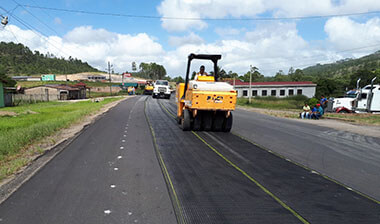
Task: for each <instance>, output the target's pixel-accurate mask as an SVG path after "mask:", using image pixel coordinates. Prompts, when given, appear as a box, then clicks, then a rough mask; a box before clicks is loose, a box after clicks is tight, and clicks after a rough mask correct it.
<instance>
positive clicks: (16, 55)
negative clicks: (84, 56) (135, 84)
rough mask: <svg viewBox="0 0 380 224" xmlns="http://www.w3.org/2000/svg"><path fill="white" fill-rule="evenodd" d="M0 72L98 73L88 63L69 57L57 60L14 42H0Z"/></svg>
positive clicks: (29, 73)
mask: <svg viewBox="0 0 380 224" xmlns="http://www.w3.org/2000/svg"><path fill="white" fill-rule="evenodd" d="M0 71H4V72H5V73H6V74H9V75H20V74H22V75H34V74H47V73H53V74H64V73H66V74H68V73H70V74H71V73H79V72H98V70H97V69H95V68H93V67H92V66H90V65H89V64H87V62H82V61H81V60H79V59H76V58H75V59H74V58H72V57H69V58H68V59H67V60H66V59H64V58H57V57H56V56H54V55H53V54H50V53H47V54H45V55H44V54H41V53H40V52H38V51H34V52H32V51H31V50H30V49H29V48H28V47H26V46H24V45H22V44H15V43H13V42H10V43H5V42H0Z"/></svg>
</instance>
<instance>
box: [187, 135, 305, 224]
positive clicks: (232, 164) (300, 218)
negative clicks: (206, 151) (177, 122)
mask: <svg viewBox="0 0 380 224" xmlns="http://www.w3.org/2000/svg"><path fill="white" fill-rule="evenodd" d="M191 132H192V133H193V134H194V135H195V136H197V138H198V139H199V140H201V141H202V142H203V143H204V144H205V145H207V146H208V147H209V148H210V149H211V150H212V151H214V152H215V153H216V154H217V155H218V156H220V157H221V158H222V159H224V161H226V162H227V163H228V164H230V165H231V166H232V167H234V168H235V169H236V170H238V171H239V172H240V173H242V174H243V175H244V176H245V177H247V178H248V179H249V180H250V181H252V182H253V183H255V184H256V185H257V186H258V187H259V188H260V189H261V190H262V191H264V192H265V193H266V194H268V195H269V196H271V197H272V198H273V199H274V200H276V201H277V202H278V203H279V204H280V205H281V206H282V207H284V208H285V209H287V210H288V211H290V212H291V213H292V214H293V215H294V216H295V217H297V218H298V219H299V220H300V221H301V222H302V223H304V224H309V222H308V221H307V220H306V219H304V218H303V217H302V216H301V215H300V214H298V213H297V212H296V211H295V210H293V209H292V208H291V207H289V206H288V205H287V204H286V203H285V202H283V201H282V200H281V199H280V198H278V197H277V196H276V195H274V194H273V193H272V192H271V191H269V190H268V189H267V188H266V187H264V186H263V185H262V184H260V183H259V182H258V181H257V180H256V179H254V178H253V177H251V176H250V175H248V174H247V173H246V172H245V171H244V170H242V169H241V168H240V167H238V166H237V165H235V164H234V163H233V162H231V161H230V160H229V159H227V158H226V157H225V156H224V155H223V154H222V153H220V152H219V151H218V150H216V149H215V148H214V147H213V146H211V145H210V144H209V143H208V142H206V140H204V139H203V138H202V137H201V136H199V135H198V134H197V133H196V132H194V131H191Z"/></svg>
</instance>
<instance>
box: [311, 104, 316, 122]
mask: <svg viewBox="0 0 380 224" xmlns="http://www.w3.org/2000/svg"><path fill="white" fill-rule="evenodd" d="M310 119H317V107H316V106H313V107H311V112H310Z"/></svg>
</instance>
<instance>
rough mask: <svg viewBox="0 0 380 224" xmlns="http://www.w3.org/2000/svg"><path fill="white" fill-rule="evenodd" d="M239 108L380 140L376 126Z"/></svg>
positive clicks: (269, 110)
mask: <svg viewBox="0 0 380 224" xmlns="http://www.w3.org/2000/svg"><path fill="white" fill-rule="evenodd" d="M237 108H239V109H241V110H246V111H252V112H256V113H260V114H266V115H270V116H274V117H282V118H284V119H289V120H292V121H297V122H301V123H307V124H313V125H318V126H321V127H327V128H332V129H335V130H339V131H347V132H352V133H355V134H360V135H364V136H371V137H376V138H380V126H375V125H364V124H356V123H355V124H354V123H352V122H349V121H344V120H341V119H334V118H331V117H329V118H326V119H320V120H306V119H304V120H303V119H298V118H296V117H298V114H299V112H298V111H280V110H272V109H262V108H248V107H242V106H237Z"/></svg>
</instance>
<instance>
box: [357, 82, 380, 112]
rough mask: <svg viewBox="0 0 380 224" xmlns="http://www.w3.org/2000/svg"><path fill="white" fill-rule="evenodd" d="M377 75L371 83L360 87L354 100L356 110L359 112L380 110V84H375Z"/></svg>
mask: <svg viewBox="0 0 380 224" xmlns="http://www.w3.org/2000/svg"><path fill="white" fill-rule="evenodd" d="M375 80H376V77H375V78H373V79H372V80H371V84H370V85H367V86H365V87H364V88H362V89H360V91H359V94H358V95H357V97H356V99H355V102H354V108H353V109H354V110H355V112H358V113H363V112H367V113H373V112H380V85H379V84H377V85H374V82H375Z"/></svg>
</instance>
